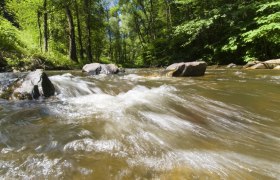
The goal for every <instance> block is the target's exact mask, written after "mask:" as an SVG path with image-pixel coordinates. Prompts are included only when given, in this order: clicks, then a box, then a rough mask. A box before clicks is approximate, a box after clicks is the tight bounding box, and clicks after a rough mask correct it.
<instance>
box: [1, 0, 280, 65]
mask: <svg viewBox="0 0 280 180" xmlns="http://www.w3.org/2000/svg"><path fill="white" fill-rule="evenodd" d="M279 57H280V1H278V0H257V1H256V0H237V1H232V0H112V1H110V0H94V1H93V0H1V1H0V66H1V67H4V66H7V67H23V66H26V65H28V64H30V63H32V61H38V60H39V61H41V62H43V63H46V64H48V63H49V64H52V65H53V66H54V67H62V68H63V67H68V68H77V67H81V66H82V65H84V64H86V63H91V62H102V63H115V64H117V65H119V66H122V67H162V66H166V65H169V64H171V63H174V62H181V61H194V60H204V61H206V62H207V63H208V64H229V63H236V64H244V63H246V62H248V61H253V60H267V59H273V58H279Z"/></svg>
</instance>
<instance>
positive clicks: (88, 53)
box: [84, 0, 92, 62]
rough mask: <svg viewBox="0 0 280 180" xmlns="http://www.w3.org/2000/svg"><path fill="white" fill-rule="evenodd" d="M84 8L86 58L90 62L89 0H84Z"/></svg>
mask: <svg viewBox="0 0 280 180" xmlns="http://www.w3.org/2000/svg"><path fill="white" fill-rule="evenodd" d="M84 3H85V9H86V14H87V17H86V28H87V59H88V62H92V52H91V26H90V25H91V23H90V21H91V18H90V6H91V3H90V0H85V1H84Z"/></svg>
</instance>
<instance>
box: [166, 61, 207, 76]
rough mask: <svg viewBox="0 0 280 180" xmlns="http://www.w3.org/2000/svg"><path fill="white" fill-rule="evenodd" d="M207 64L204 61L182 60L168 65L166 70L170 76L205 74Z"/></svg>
mask: <svg viewBox="0 0 280 180" xmlns="http://www.w3.org/2000/svg"><path fill="white" fill-rule="evenodd" d="M206 68H207V64H206V62H204V61H194V62H181V63H175V64H172V65H170V66H168V67H167V68H166V70H165V72H166V74H167V75H168V76H173V77H183V76H203V75H204V74H205V71H206Z"/></svg>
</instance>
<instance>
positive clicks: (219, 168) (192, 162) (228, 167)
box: [127, 150, 280, 179]
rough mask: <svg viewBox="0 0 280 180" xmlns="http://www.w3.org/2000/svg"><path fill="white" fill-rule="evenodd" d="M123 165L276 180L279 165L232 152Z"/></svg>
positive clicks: (139, 159) (180, 153)
mask: <svg viewBox="0 0 280 180" xmlns="http://www.w3.org/2000/svg"><path fill="white" fill-rule="evenodd" d="M127 162H128V164H129V165H130V166H132V167H137V166H146V167H147V168H149V169H153V170H155V171H167V170H172V169H173V168H176V167H179V168H184V167H185V168H191V169H193V170H197V171H203V172H209V173H211V174H212V173H215V174H218V175H219V176H220V178H227V177H228V176H229V175H231V174H232V173H234V172H239V173H240V174H236V176H235V177H236V178H237V176H238V178H242V173H247V174H250V173H252V172H256V173H260V174H263V175H266V176H267V177H271V178H276V179H278V178H280V171H279V169H280V164H279V163H277V162H271V161H267V160H263V159H259V158H254V157H251V156H246V155H242V154H237V153H234V152H213V151H184V150H175V151H170V152H167V153H165V154H162V156H160V157H155V156H136V157H134V158H130V159H128V161H127ZM260 167H262V168H261V169H260ZM239 175H240V176H239Z"/></svg>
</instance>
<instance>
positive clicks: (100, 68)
mask: <svg viewBox="0 0 280 180" xmlns="http://www.w3.org/2000/svg"><path fill="white" fill-rule="evenodd" d="M83 72H87V73H88V74H89V75H98V74H117V73H118V72H119V68H118V66H116V65H115V64H100V63H91V64H86V65H84V67H83Z"/></svg>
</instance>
